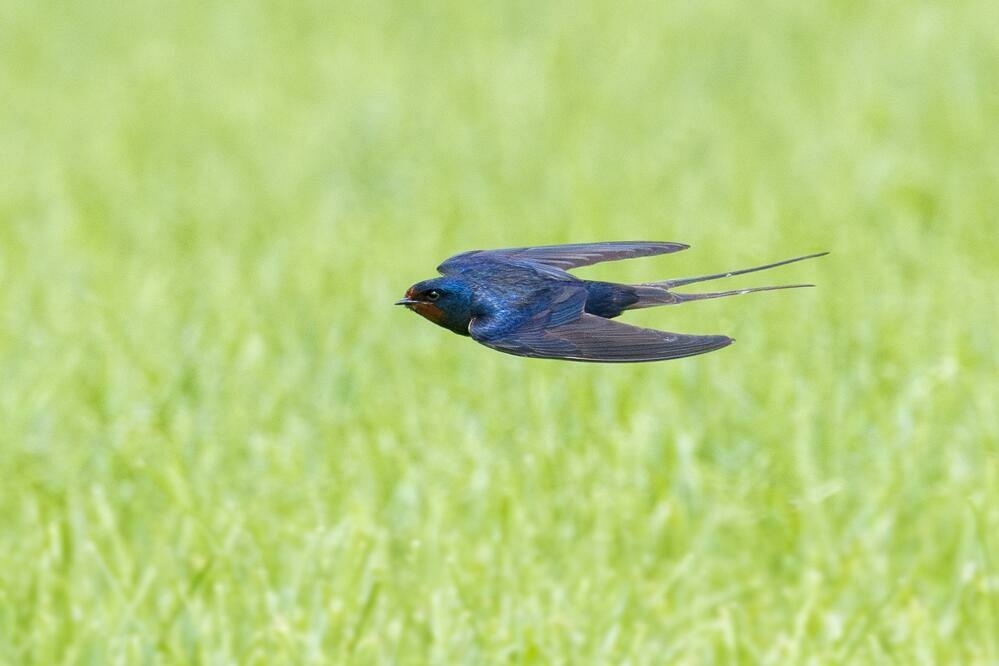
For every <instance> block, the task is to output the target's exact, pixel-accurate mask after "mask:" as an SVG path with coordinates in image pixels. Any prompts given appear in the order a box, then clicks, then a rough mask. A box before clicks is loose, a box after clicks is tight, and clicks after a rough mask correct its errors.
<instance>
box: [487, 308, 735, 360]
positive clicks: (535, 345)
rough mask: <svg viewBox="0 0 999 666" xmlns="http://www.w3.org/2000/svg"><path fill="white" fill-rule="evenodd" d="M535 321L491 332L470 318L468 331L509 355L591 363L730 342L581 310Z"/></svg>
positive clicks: (699, 350)
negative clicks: (555, 320) (549, 323)
mask: <svg viewBox="0 0 999 666" xmlns="http://www.w3.org/2000/svg"><path fill="white" fill-rule="evenodd" d="M538 323H539V322H538V318H533V319H530V320H528V321H526V322H525V323H524V324H523V325H521V326H518V327H516V328H513V329H510V330H506V331H503V332H501V333H499V334H498V335H491V334H490V330H489V329H490V328H491V327H490V326H489V322H478V321H476V320H472V325H471V326H470V327H469V333H470V334H471V336H472V338H473V339H475V340H476V341H478V342H481V343H482V344H484V345H486V346H488V347H492V348H493V349H496V350H498V351H501V352H506V353H508V354H515V355H517V356H529V357H532V358H553V359H564V360H567V361H589V362H594V363H637V362H641V361H665V360H668V359H673V358H683V357H684V356H694V355H696V354H704V353H706V352H710V351H715V350H716V349H721V348H722V347H727V346H728V345H730V344H732V342H734V340H732V338H729V337H727V336H724V335H684V334H682V333H669V332H666V331H657V330H654V329H651V328H640V327H638V326H629V325H628V324H622V323H620V322H616V321H611V320H610V319H604V318H602V317H598V316H596V315H591V314H585V313H581V314H580V316H579V317H578V318H576V319H574V320H573V321H570V322H568V323H563V324H560V325H558V326H553V327H550V328H549V327H545V326H539V325H538Z"/></svg>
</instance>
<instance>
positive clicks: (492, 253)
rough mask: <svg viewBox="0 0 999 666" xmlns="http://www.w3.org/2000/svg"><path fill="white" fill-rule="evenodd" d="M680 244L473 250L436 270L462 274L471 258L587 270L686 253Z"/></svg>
mask: <svg viewBox="0 0 999 666" xmlns="http://www.w3.org/2000/svg"><path fill="white" fill-rule="evenodd" d="M688 247H689V246H688V245H684V244H683V243H660V242H654V241H609V242H605V243H572V244H569V245H541V246H538V247H511V248H506V249H501V250H472V251H470V252H462V253H461V254H456V255H454V256H453V257H450V258H449V259H446V260H445V261H444V263H442V264H441V265H440V266H438V267H437V270H438V271H439V272H440V273H442V274H444V275H447V274H448V273H453V272H456V271H459V270H461V269H462V268H464V267H465V266H466V265H467V262H468V261H469V260H470V259H473V258H489V257H491V258H497V259H507V260H511V261H527V262H531V263H535V264H542V265H544V266H551V267H553V268H558V269H561V270H569V269H570V268H578V267H580V266H589V265H591V264H597V263H600V262H601V261H617V260H619V259H634V258H636V257H651V256H653V255H657V254H668V253H670V252H679V251H680V250H686V249H687V248H688Z"/></svg>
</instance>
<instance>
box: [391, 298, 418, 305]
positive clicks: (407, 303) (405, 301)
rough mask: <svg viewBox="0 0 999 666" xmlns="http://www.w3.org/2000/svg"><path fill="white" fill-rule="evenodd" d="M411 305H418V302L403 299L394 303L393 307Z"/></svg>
mask: <svg viewBox="0 0 999 666" xmlns="http://www.w3.org/2000/svg"><path fill="white" fill-rule="evenodd" d="M413 303H419V301H415V300H413V299H412V298H403V299H400V300H398V301H396V302H395V303H394V305H412V304H413Z"/></svg>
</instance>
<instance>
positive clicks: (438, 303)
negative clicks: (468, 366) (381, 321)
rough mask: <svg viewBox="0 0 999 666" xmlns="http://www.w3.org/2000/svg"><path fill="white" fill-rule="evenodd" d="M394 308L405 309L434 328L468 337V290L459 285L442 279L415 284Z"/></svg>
mask: <svg viewBox="0 0 999 666" xmlns="http://www.w3.org/2000/svg"><path fill="white" fill-rule="evenodd" d="M395 304H396V305H405V306H406V307H407V308H409V309H410V310H412V311H413V312H415V313H416V314H418V315H420V316H421V317H424V318H426V319H429V320H430V321H432V322H434V323H435V324H437V325H438V326H443V327H444V328H446V329H449V330H452V331H454V332H455V333H459V334H461V335H468V324H469V323H470V322H471V321H472V290H471V288H469V286H468V285H466V284H464V283H463V282H460V281H458V280H454V279H451V278H446V277H440V278H434V279H432V280H424V281H423V282H417V283H416V284H414V285H413V286H412V287H410V288H409V289H407V290H406V296H405V297H404V298H402V299H401V300H398V301H396V303H395Z"/></svg>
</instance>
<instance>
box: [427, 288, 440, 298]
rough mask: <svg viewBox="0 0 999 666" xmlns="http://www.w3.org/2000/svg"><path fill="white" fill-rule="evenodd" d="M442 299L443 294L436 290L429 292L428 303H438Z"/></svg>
mask: <svg viewBox="0 0 999 666" xmlns="http://www.w3.org/2000/svg"><path fill="white" fill-rule="evenodd" d="M440 297H441V292H439V291H437V290H436V289H431V290H430V291H428V292H427V300H428V301H436V300H437V299H438V298H440Z"/></svg>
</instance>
